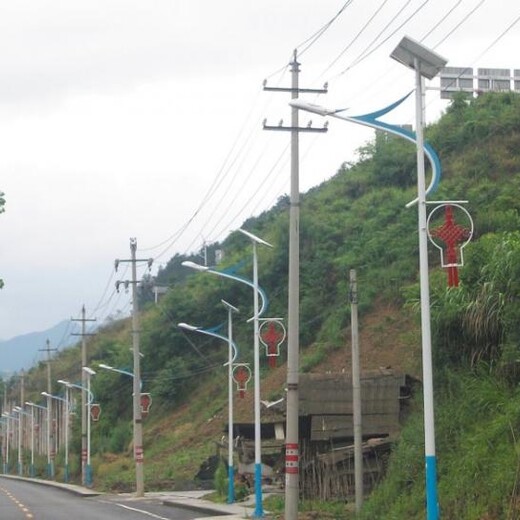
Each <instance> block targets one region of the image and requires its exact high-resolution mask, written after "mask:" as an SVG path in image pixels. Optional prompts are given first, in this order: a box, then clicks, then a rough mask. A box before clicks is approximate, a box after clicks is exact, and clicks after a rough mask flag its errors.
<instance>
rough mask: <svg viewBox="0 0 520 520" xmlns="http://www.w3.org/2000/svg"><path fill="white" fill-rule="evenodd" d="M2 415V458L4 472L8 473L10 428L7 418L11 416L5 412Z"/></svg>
mask: <svg viewBox="0 0 520 520" xmlns="http://www.w3.org/2000/svg"><path fill="white" fill-rule="evenodd" d="M2 417H3V418H4V419H5V424H6V429H5V459H4V474H6V475H7V474H8V473H9V437H10V436H11V428H10V424H9V419H10V418H11V416H10V415H9V414H8V413H7V412H3V413H2Z"/></svg>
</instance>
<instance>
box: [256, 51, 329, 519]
mask: <svg viewBox="0 0 520 520" xmlns="http://www.w3.org/2000/svg"><path fill="white" fill-rule="evenodd" d="M296 58H297V52H296V50H295V51H294V58H293V61H292V62H291V64H290V65H291V78H292V81H291V87H286V88H284V87H267V86H266V84H265V82H264V90H267V91H274V92H290V93H291V99H296V98H297V97H298V96H299V94H300V93H313V94H325V93H327V85H325V86H324V88H323V89H304V88H300V87H299V81H298V78H299V73H300V64H299V63H298V61H297V59H296ZM264 129H265V130H282V131H288V132H291V194H290V215H289V288H288V293H289V302H288V319H287V324H288V331H287V336H288V338H287V415H286V424H287V426H286V428H287V431H286V444H285V519H286V520H296V519H297V517H298V499H299V462H298V461H299V432H298V420H299V414H298V406H299V393H298V384H299V365H300V338H299V335H300V324H299V321H300V312H299V306H300V288H299V279H300V236H299V230H300V187H299V153H300V152H299V133H300V132H326V131H327V128H326V127H323V128H312V127H311V126H310V125H309V126H307V127H300V126H299V119H298V109H297V108H294V107H293V108H292V109H291V126H283V124H281V125H279V126H268V125H266V124H265V122H264Z"/></svg>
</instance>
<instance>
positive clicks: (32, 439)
mask: <svg viewBox="0 0 520 520" xmlns="http://www.w3.org/2000/svg"><path fill="white" fill-rule="evenodd" d="M13 412H16V413H18V414H21V415H26V416H27V417H31V414H30V413H28V412H26V411H25V410H24V409H23V408H22V407H21V406H15V407H14V409H13ZM22 424H23V423H22V420H21V417H20V439H19V440H18V446H19V451H20V455H19V456H18V460H19V468H18V474H19V475H20V476H22V475H23V467H22V463H23V457H22V456H21V452H22V438H21V437H22V429H23V428H22ZM33 462H34V435H33V432H32V429H31V467H32V466H33ZM30 471H31V470H29V472H30Z"/></svg>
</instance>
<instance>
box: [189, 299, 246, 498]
mask: <svg viewBox="0 0 520 520" xmlns="http://www.w3.org/2000/svg"><path fill="white" fill-rule="evenodd" d="M220 301H221V302H222V303H223V305H224V306H225V307H226V309H227V311H228V337H227V338H226V337H225V336H222V335H221V334H218V333H216V332H214V331H210V330H206V329H201V328H200V327H195V326H193V325H188V324H187V323H179V327H181V328H182V329H186V330H191V331H193V332H200V333H201V334H206V335H208V336H213V337H215V338H219V339H222V340H224V341H227V343H228V362H227V365H228V499H227V501H228V504H232V503H233V502H234V501H235V475H234V469H233V362H234V361H235V359H236V357H237V354H238V349H237V347H236V345H235V343H234V341H233V313H234V312H240V311H239V310H238V309H237V308H236V307H234V306H233V305H231V304H230V303H228V302H226V301H225V300H220Z"/></svg>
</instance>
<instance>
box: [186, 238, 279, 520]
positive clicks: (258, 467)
mask: <svg viewBox="0 0 520 520" xmlns="http://www.w3.org/2000/svg"><path fill="white" fill-rule="evenodd" d="M239 231H240V232H241V233H242V234H244V235H246V236H247V237H248V238H249V239H250V240H251V243H252V245H253V282H251V281H250V280H247V279H245V278H242V277H239V276H234V275H230V274H229V273H224V272H222V271H215V270H213V269H210V268H208V267H205V266H200V265H198V264H195V263H194V262H189V261H185V262H182V265H184V266H186V267H191V268H192V269H197V270H199V271H206V272H210V273H213V274H215V275H218V276H223V277H225V278H230V279H232V280H236V281H238V282H242V283H245V284H246V285H249V286H250V287H252V288H253V308H254V310H253V313H254V314H253V327H254V387H255V388H254V417H255V510H254V513H253V515H254V516H255V517H256V518H262V517H263V516H264V511H263V506H262V446H261V443H262V437H261V423H260V335H259V318H260V316H261V314H262V313H263V312H264V310H265V307H266V301H267V298H266V296H265V293H264V291H263V290H262V289H261V288H260V286H259V284H258V258H257V250H256V248H257V245H258V244H261V245H265V246H268V247H273V246H272V245H271V244H269V243H268V242H266V241H265V240H262V239H261V238H258V237H257V236H255V235H253V233H250V232H249V231H245V230H244V229H239ZM259 296H260V297H261V298H262V307H261V309H260V310H259Z"/></svg>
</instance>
